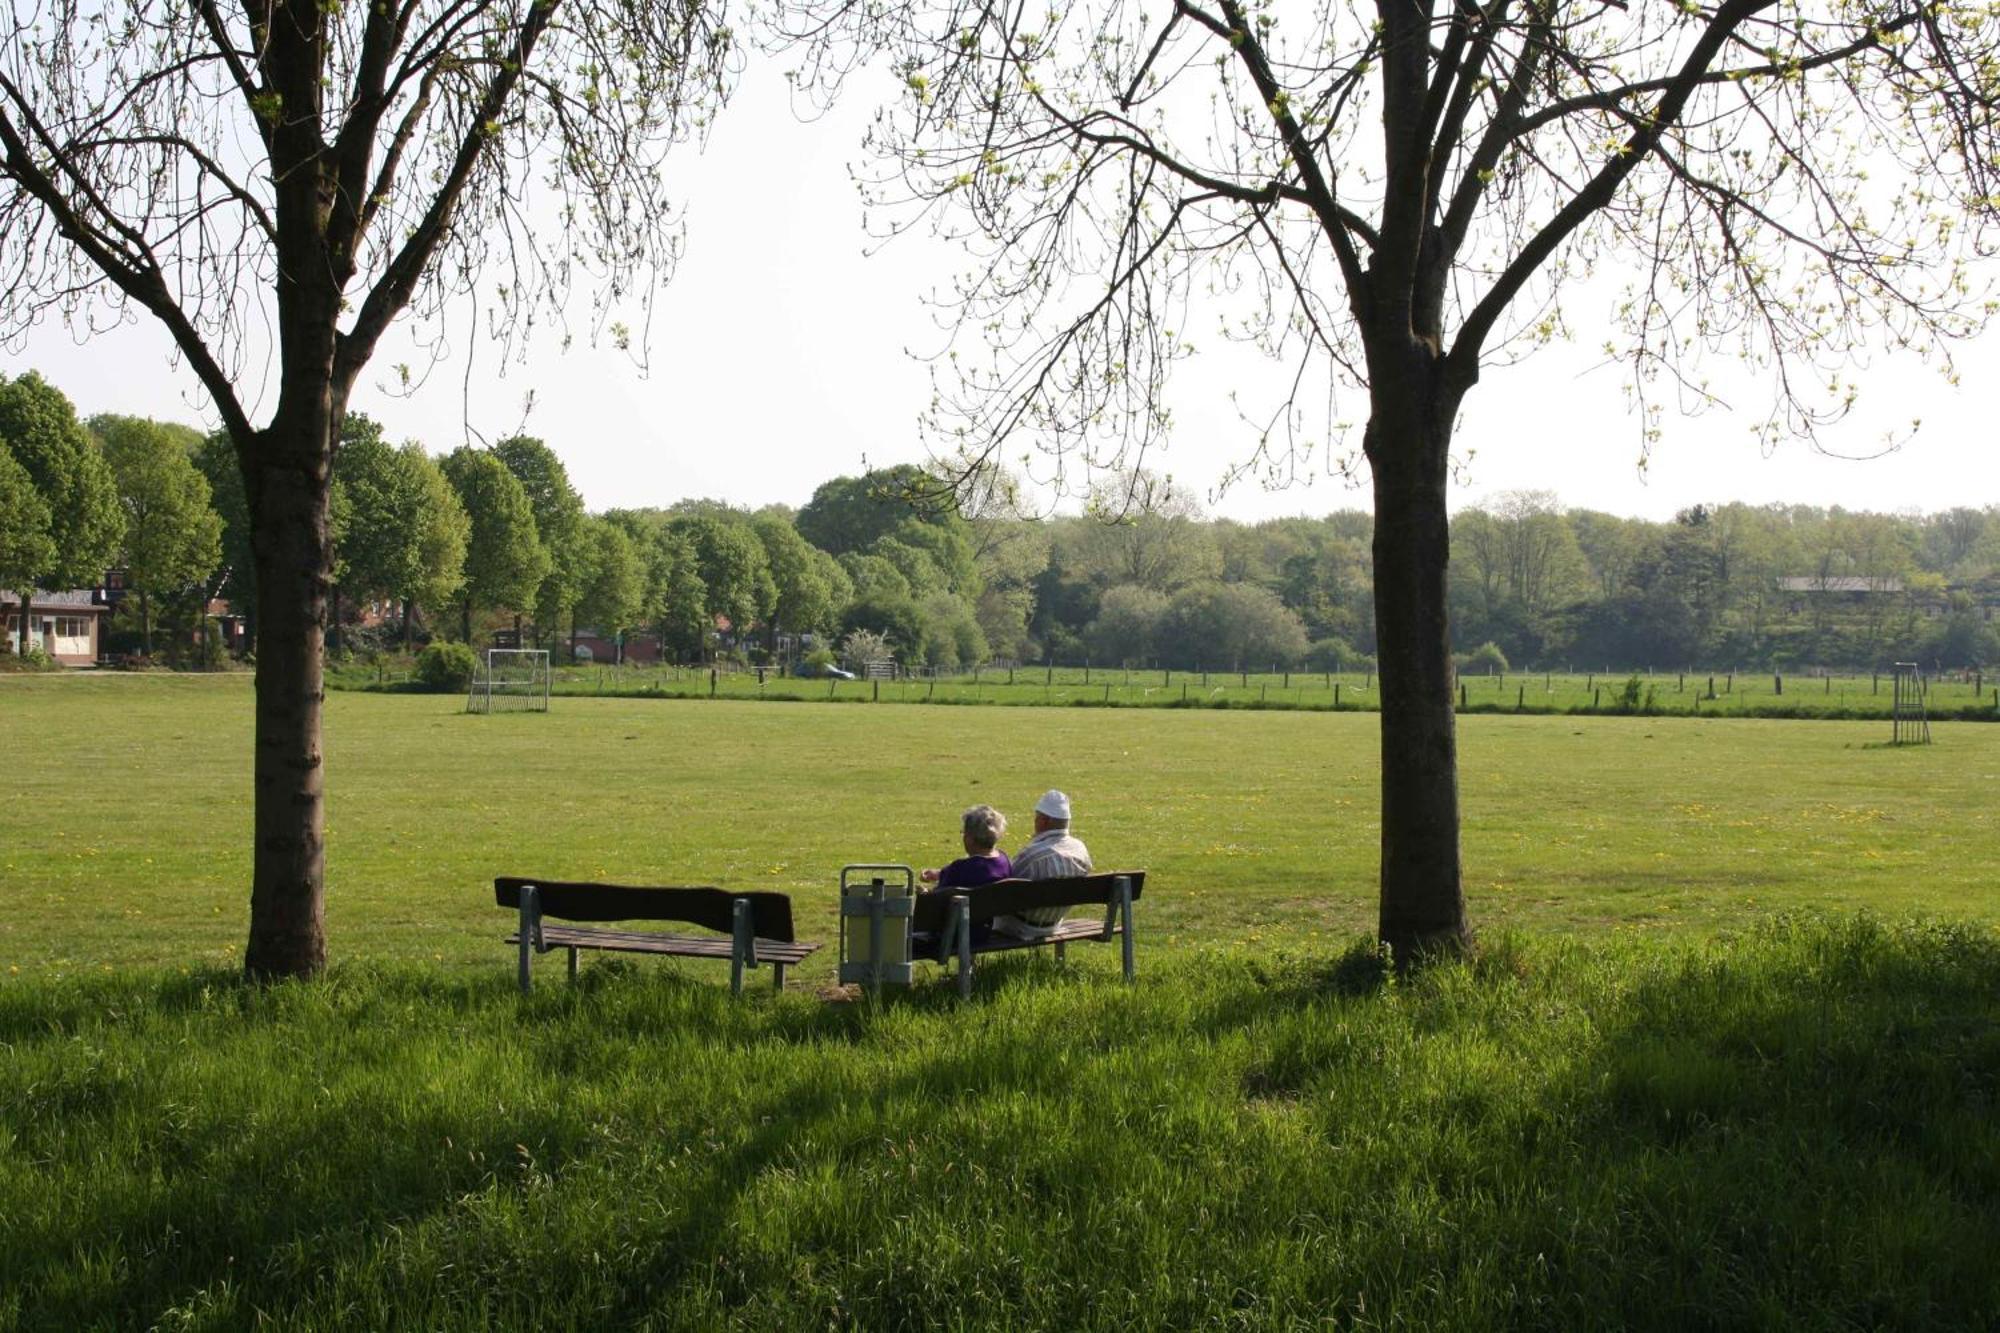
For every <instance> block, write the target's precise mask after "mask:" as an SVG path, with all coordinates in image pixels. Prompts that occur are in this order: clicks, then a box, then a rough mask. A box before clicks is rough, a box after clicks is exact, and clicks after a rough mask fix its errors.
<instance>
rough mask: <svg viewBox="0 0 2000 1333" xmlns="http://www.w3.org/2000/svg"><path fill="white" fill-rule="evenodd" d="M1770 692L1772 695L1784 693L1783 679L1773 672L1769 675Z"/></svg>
mask: <svg viewBox="0 0 2000 1333" xmlns="http://www.w3.org/2000/svg"><path fill="white" fill-rule="evenodd" d="M1771 692H1772V693H1773V694H1783V693H1784V692H1785V678H1784V677H1783V676H1781V675H1779V674H1778V673H1777V672H1775V671H1774V672H1772V673H1771Z"/></svg>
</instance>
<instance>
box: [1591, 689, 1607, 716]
mask: <svg viewBox="0 0 2000 1333" xmlns="http://www.w3.org/2000/svg"><path fill="white" fill-rule="evenodd" d="M1603 692H1604V691H1602V690H1595V689H1594V690H1592V691H1591V692H1590V711H1591V712H1593V713H1594V712H1596V711H1597V696H1598V695H1600V694H1602V693H1603Z"/></svg>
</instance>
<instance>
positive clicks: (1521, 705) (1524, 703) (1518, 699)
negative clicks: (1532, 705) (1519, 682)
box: [1514, 685, 1528, 713]
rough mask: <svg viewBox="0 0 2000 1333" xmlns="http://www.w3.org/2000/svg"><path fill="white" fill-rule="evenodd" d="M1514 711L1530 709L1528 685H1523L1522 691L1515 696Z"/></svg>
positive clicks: (1519, 711)
mask: <svg viewBox="0 0 2000 1333" xmlns="http://www.w3.org/2000/svg"><path fill="white" fill-rule="evenodd" d="M1514 711H1515V712H1517V713H1525V712H1527V711H1528V687H1527V686H1526V685H1523V686H1521V687H1520V692H1519V693H1518V694H1516V695H1515V696H1514Z"/></svg>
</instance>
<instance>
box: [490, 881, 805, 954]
mask: <svg viewBox="0 0 2000 1333" xmlns="http://www.w3.org/2000/svg"><path fill="white" fill-rule="evenodd" d="M528 885H533V886H534V888H535V892H536V895H537V896H538V897H539V898H540V900H541V906H542V916H543V917H544V918H547V917H556V918H559V919H561V920H564V921H683V922H686V923H687V924H688V925H691V926H706V927H707V928H708V929H710V930H714V931H720V932H721V933H722V934H724V935H728V934H729V933H730V932H731V931H732V930H734V929H735V924H736V918H735V911H736V900H737V899H738V898H747V899H749V900H750V913H751V923H752V924H751V928H752V929H753V930H754V931H755V932H756V933H757V936H758V938H759V939H768V940H780V941H790V940H794V939H797V938H798V937H797V935H796V934H794V933H793V930H792V900H791V896H790V895H789V894H784V893H774V892H772V891H770V890H768V889H759V890H756V891H754V892H748V893H731V892H729V891H728V890H727V889H716V888H708V887H698V888H674V887H661V888H654V887H640V886H634V885H629V884H592V883H586V882H582V881H573V880H554V879H532V878H527V877H524V876H519V875H506V876H502V877H500V878H498V879H496V880H494V881H493V901H494V902H495V903H497V904H498V905H499V906H501V907H507V908H512V909H515V910H517V911H518V910H519V908H520V906H521V890H522V889H523V888H525V887H527V886H528ZM544 934H546V932H544Z"/></svg>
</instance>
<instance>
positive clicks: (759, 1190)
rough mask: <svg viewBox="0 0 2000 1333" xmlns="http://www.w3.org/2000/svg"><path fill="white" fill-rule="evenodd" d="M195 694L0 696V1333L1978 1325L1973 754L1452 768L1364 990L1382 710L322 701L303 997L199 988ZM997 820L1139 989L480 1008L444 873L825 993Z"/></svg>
mask: <svg viewBox="0 0 2000 1333" xmlns="http://www.w3.org/2000/svg"><path fill="white" fill-rule="evenodd" d="M248 702H249V699H248V690H247V684H246V682H244V681H243V680H241V679H231V678H221V679H214V678H189V677H169V678H161V677H145V678H138V677H132V678H118V677H106V678H91V677H81V676H71V677H61V678H47V677H18V678H10V679H8V680H6V681H4V682H0V753H4V754H6V755H7V757H8V774H9V778H8V788H7V790H8V793H9V798H10V799H8V800H6V801H4V802H0V955H4V958H5V959H6V967H5V969H0V1050H4V1052H5V1056H4V1058H0V1254H4V1255H6V1256H7V1258H6V1261H5V1264H4V1266H0V1274H4V1277H0V1329H11V1328H14V1327H22V1328H41V1327H48V1328H78V1327H160V1328H221V1327H240V1326H245V1325H252V1324H256V1323H259V1322H262V1321H270V1322H275V1323H278V1324H280V1325H282V1326H285V1327H298V1328H319V1327H329V1328H330V1327H336V1326H338V1327H343V1328H346V1327H392V1326H394V1327H428V1328H466V1327H482V1328H483V1327H493V1326H534V1327H552V1328H562V1327H578V1328H585V1327H587V1328H599V1327H607V1326H648V1327H728V1326H740V1327H824V1326H827V1325H829V1324H834V1325H843V1326H854V1327H869V1328H876V1327H883V1328H895V1327H917V1326H925V1327H928V1326H938V1325H942V1326H947V1327H994V1328H1035V1327H1063V1328H1069V1327H1094V1328H1138V1327H1208V1326H1218V1325H1219V1326H1238V1327H1260V1328H1265V1327H1268V1328H1282V1327H1302V1326H1306V1325H1316V1324H1319V1323H1322V1322H1331V1323H1335V1324H1340V1325H1350V1326H1354V1327H1364V1328H1375V1327H1426V1328H1428V1327H1459V1328H1480V1329H1483V1328H1491V1327H1496V1326H1517V1327H1550V1326H1579V1325H1581V1326H1602V1327H1611V1326H1630V1327H1640V1328H1686V1327H1746V1326H1779V1325H1782V1326H1786V1327H1792V1326H1803V1327H1823V1328H1851V1327H1862V1326H1866V1327H1892V1326H1904V1327H1937V1326H1956V1327H1981V1326H1992V1325H1993V1324H1994V1323H1995V1321H1996V1320H2000V1277H1996V1275H1995V1274H1994V1272H1993V1268H1992V1264H1991V1258H1990V1256H1991V1255H1992V1254H1993V1253H1994V1252H1996V1249H2000V1118H1996V1116H1995V1114H1994V1111H1995V1106H1996V1099H2000V932H1996V930H1995V925H1996V923H2000V903H1996V900H1995V898H1994V895H1993V893H1992V890H1991V859H1992V848H1993V847H1994V846H1995V845H1996V844H1995V839H1994V830H1993V828H1992V818H1993V816H1992V815H1991V813H1990V794H1991V791H1992V789H1993V783H1994V779H1995V777H1996V775H2000V730H1996V729H1994V728H1989V727H1975V726H1962V725H1946V726H1940V727H1939V728H1938V729H1937V734H1938V737H1939V741H1938V744H1936V745H1934V746H1931V747H1928V748H1922V749H1892V748H1887V747H1883V746H1881V745H1880V744H1879V741H1880V740H1881V739H1882V737H1881V734H1880V733H1881V732H1882V730H1883V727H1882V726H1881V725H1879V724H1868V725H1863V724H1850V723H1812V724H1806V723H1789V722H1765V721H1709V720H1689V719H1645V718H1549V717H1512V716H1492V717H1487V716H1473V717H1468V718H1466V719H1464V721H1463V724H1462V729H1461V757H1462V761H1463V762H1462V790H1463V794H1464V804H1465V809H1466V817H1467V826H1466V832H1465V848H1466V861H1467V866H1468V885H1467V888H1468V895H1469V897H1470V899H1471V902H1472V907H1473V911H1474V914H1475V919H1476V921H1477V922H1478V923H1479V924H1480V926H1481V927H1482V929H1483V931H1484V933H1485V939H1486V945H1485V948H1484V951H1483V953H1482V954H1481V956H1480V958H1479V959H1478V961H1477V962H1476V963H1474V964H1471V965H1467V966H1453V967H1445V968H1440V969H1437V970H1435V971H1432V972H1429V973H1426V974H1424V975H1422V976H1419V977H1417V978H1415V979H1413V980H1404V981H1397V980H1395V979H1393V978H1391V977H1389V976H1387V975H1386V974H1385V973H1384V970H1383V969H1382V967H1381V966H1380V964H1379V961H1378V960H1377V959H1375V958H1374V956H1373V955H1372V954H1370V953H1369V952H1368V951H1367V950H1366V949H1365V947H1362V946H1359V945H1357V944H1356V943H1355V940H1356V937H1357V935H1358V934H1359V933H1360V932H1362V931H1365V929H1366V927H1367V925H1368V923H1369V921H1370V920H1371V919H1372V915H1373V889H1372V872H1373V860H1374V855H1375V844H1376V840H1377V837H1378V829H1377V827H1376V823H1375V818H1376V813H1375V781H1374V777H1373V773H1372V767H1373V761H1374V751H1375V745H1376V736H1375V726H1374V719H1373V718H1369V717H1365V716H1361V715H1356V714H1348V713H1340V714H1334V713H1313V714H1289V715H1288V714H1281V713H1276V712H1255V711H1238V710H1229V711H1213V712H1211V711H1190V712H1182V711H1169V710H1158V711H1138V710H1105V709H1032V708H1029V709H1018V710H1009V711H1006V712H993V711H988V710H966V709H942V708H915V707H911V708H892V707H874V708H827V707H814V706H809V705H796V706H793V707H784V708H780V707H759V706H757V705H755V704H752V703H748V702H735V701H727V700H718V701H716V702H714V703H707V702H702V703H692V702H689V703H675V702H668V701H659V700H644V699H609V698H607V699H602V700H599V699H573V700H572V699H564V700H561V701H559V702H558V703H557V705H556V709H555V711H554V712H552V713H551V714H549V715H546V716H541V715H511V716H509V715H502V716H495V717H485V718H473V717H467V716H465V715H464V714H462V713H460V712H459V711H458V708H459V706H460V705H459V704H458V702H457V701H456V700H452V699H440V698H433V697H424V696H409V695H394V694H363V693H350V694H338V695H335V696H333V697H332V698H331V699H330V701H329V705H328V708H329V713H328V735H327V763H328V772H329V784H330V791H331V793H332V795H331V798H330V819H329V835H328V836H329V866H330V871H329V883H330V886H331V887H330V893H329V902H328V920H329V932H330V936H331V939H332V945H333V951H334V954H335V957H336V960H337V961H336V964H335V967H334V970H333V972H332V973H331V975H330V976H329V977H328V978H327V979H326V980H324V981H322V982H320V983H316V984H311V985H281V986H276V987H272V988H268V989H254V988H246V987H244V986H243V985H241V984H240V983H239V982H238V981H237V980H236V978H235V975H234V964H235V962H236V960H237V959H238V958H239V957H240V949H241V944H242V931H243V921H244V900H245V897H246V895H245V891H244V890H245V885H246V881H247V847H246V846H245V845H244V844H245V842H246V840H247V832H248V810H247V805H248V796H249V784H248V778H247V773H246V766H247V765H246V756H247V754H248V748H249V736H248V728H249V710H248ZM1052 782H1056V783H1061V784H1062V785H1064V786H1065V787H1066V788H1067V789H1068V790H1070V792H1071V793H1072V795H1073V796H1074V797H1075V798H1076V801H1077V804H1078V810H1079V821H1078V827H1079V831H1080V832H1081V833H1082V834H1083V835H1084V836H1085V837H1086V839H1087V840H1089V842H1090V843H1091V845H1092V847H1093V850H1094V851H1095V852H1096V854H1097V858H1098V861H1099V863H1100V865H1101V866H1104V867H1106V868H1110V867H1113V866H1119V865H1126V866H1143V867H1145V868H1146V869H1147V870H1148V871H1149V872H1150V878H1149V880H1148V886H1147V896H1146V899H1145V900H1144V901H1143V902H1142V903H1141V904H1140V913H1139V939H1140V949H1139V967H1140V981H1139V983H1138V985H1137V986H1135V987H1131V988H1127V987H1125V986H1123V985H1121V984H1119V983H1118V981H1117V980H1116V962H1115V955H1111V951H1105V950H1090V949H1078V950H1075V951H1073V953H1072V963H1071V964H1070V965H1069V966H1068V967H1064V968H1058V967H1057V966H1055V965H1054V964H1053V962H1052V961H1051V960H1049V959H1046V958H1039V957H1038V958H1028V959H1021V958H1007V959H1000V960H994V961H992V962H990V963H988V964H986V965H984V966H983V967H982V970H981V980H980V993H979V995H978V996H977V997H976V998H975V1000H974V1001H973V1002H972V1003H971V1004H969V1005H960V1004H958V1003H956V1002H955V1001H954V1000H953V999H952V998H951V994H950V988H949V987H946V986H920V987H918V988H916V989H914V990H913V991H912V992H910V993H908V994H906V995H900V996H896V997H894V998H893V999H892V1001H891V1002H890V1003H887V1004H885V1005H883V1006H881V1007H879V1008H877V1007H872V1006H869V1005H866V1004H833V1003H827V1002H825V1001H824V1000H823V999H821V998H820V996H819V995H818V994H817V993H816V992H817V989H818V986H819V985H820V984H821V983H824V982H825V981H826V980H827V979H828V974H829V973H830V959H829V958H828V953H830V952H831V950H828V951H827V952H825V953H822V955H820V959H819V960H818V961H816V963H815V965H814V966H813V967H811V968H808V969H806V970H805V974H804V976H803V977H802V978H801V981H800V984H798V985H795V986H794V987H793V988H792V989H791V990H790V991H788V992H787V993H786V994H784V995H781V996H773V995H771V994H770V993H769V992H767V991H762V990H752V991H751V992H750V993H747V994H746V995H745V997H744V998H743V999H742V1000H741V1001H734V1002H733V1001H731V1000H730V998H729V996H728V993H727V987H726V985H725V984H724V982H723V975H724V974H723V971H722V969H720V968H717V967H714V966H708V967H701V966H698V965H696V964H692V963H690V964H669V965H664V966H662V965H656V964H654V963H653V962H652V961H650V960H648V961H645V962H630V961H624V960H593V961H592V962H590V963H588V964H587V965H586V967H585V969H584V973H583V977H582V981H581V984H579V985H578V986H576V987H575V988H571V987H567V986H564V985H562V984H560V983H559V982H557V981H556V980H555V978H556V976H557V975H558V974H559V971H560V969H549V970H548V971H547V972H545V975H547V976H548V977H549V980H550V982H551V983H552V984H547V985H544V986H541V987H538V988H537V991H536V993H535V994H534V995H533V996H532V997H531V998H529V999H527V1000H523V999H521V998H520V997H519V996H518V995H517V994H516V993H515V992H514V991H513V989H512V980H511V954H510V953H509V951H507V950H506V949H505V948H504V947H503V946H502V945H501V944H500V943H499V937H500V936H501V935H502V934H504V932H505V931H506V929H507V928H508V926H509V925H510V921H509V920H508V919H507V917H506V914H504V913H502V912H500V911H499V910H498V909H496V908H494V907H493V906H492V905H491V903H492V899H491V891H490V888H489V887H488V884H487V881H489V880H490V879H491V877H492V876H493V875H494V874H496V873H507V872H521V871H526V872H531V873H545V874H550V875H577V876H585V875H590V876H603V877H605V878H609V879H617V880H625V881H630V882H649V881H650V882H715V883H721V884H725V885H729V886H756V887H777V888H784V889H788V890H790V891H791V892H792V893H793V894H794V896H795V899H796V900H797V902H798V904H799V917H800V923H801V930H802V932H803V933H805V934H807V935H808V936H810V937H816V938H821V939H828V940H830V939H831V938H832V931H833V925H834V917H833V909H832V891H833V883H834V876H835V874H836V872H837V870H838V867H839V865H840V864H841V863H842V862H844V861H848V860H857V859H874V858H877V857H884V856H886V857H890V858H892V859H903V858H907V859H911V860H914V861H930V862H935V861H937V860H940V859H942V858H943V857H944V856H945V855H947V854H948V853H949V851H950V844H951V842H952V840H953V833H954V829H955V815H956V812H957V810H958V809H959V808H961V807H962V806H963V805H965V804H967V803H969V802H971V801H973V800H977V799H991V800H993V801H994V802H995V803H996V804H998V805H1000V806H1001V807H1002V808H1003V809H1004V810H1006V811H1008V812H1010V813H1012V814H1013V815H1015V816H1016V818H1017V819H1019V818H1024V817H1025V811H1026V809H1027V807H1028V805H1029V803H1030V801H1031V800H1032V798H1033V797H1034V795H1035V794H1036V793H1037V792H1038V791H1039V790H1040V789H1041V788H1042V787H1045V786H1047V785H1049V784H1050V783H1052ZM1016 841H1018V838H1010V845H1011V844H1012V843H1013V842H1016ZM1913 917H1922V918H1925V919H1921V920H1917V919H1906V918H1913ZM1941 918H1949V919H1941Z"/></svg>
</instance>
